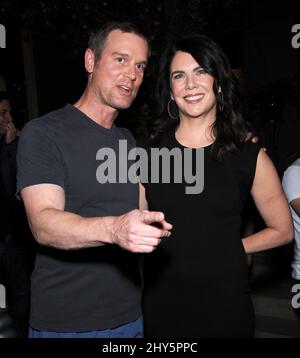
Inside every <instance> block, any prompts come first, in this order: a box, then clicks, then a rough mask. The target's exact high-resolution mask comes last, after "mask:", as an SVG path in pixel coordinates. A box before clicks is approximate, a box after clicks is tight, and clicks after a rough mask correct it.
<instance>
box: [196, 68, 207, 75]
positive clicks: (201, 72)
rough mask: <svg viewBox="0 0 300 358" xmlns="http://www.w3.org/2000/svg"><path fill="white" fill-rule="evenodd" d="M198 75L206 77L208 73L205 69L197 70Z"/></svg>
mask: <svg viewBox="0 0 300 358" xmlns="http://www.w3.org/2000/svg"><path fill="white" fill-rule="evenodd" d="M197 74H198V75H205V74H207V71H206V70H205V69H204V68H199V70H197Z"/></svg>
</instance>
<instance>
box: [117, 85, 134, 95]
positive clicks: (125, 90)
mask: <svg viewBox="0 0 300 358" xmlns="http://www.w3.org/2000/svg"><path fill="white" fill-rule="evenodd" d="M118 88H119V89H120V90H121V92H122V93H123V94H124V95H127V96H131V94H132V91H133V89H132V88H131V87H128V86H125V85H120V86H118Z"/></svg>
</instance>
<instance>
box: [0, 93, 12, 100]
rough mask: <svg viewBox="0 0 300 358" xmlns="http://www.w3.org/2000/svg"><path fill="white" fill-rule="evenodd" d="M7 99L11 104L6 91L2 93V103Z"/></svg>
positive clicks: (0, 94) (0, 96)
mask: <svg viewBox="0 0 300 358" xmlns="http://www.w3.org/2000/svg"><path fill="white" fill-rule="evenodd" d="M5 99H6V100H7V101H9V102H10V98H9V95H8V93H7V92H5V91H0V102H2V101H4V100H5Z"/></svg>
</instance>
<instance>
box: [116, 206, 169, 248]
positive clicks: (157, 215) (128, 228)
mask: <svg viewBox="0 0 300 358" xmlns="http://www.w3.org/2000/svg"><path fill="white" fill-rule="evenodd" d="M152 224H156V227H155V226H153V225H152ZM157 226H160V228H158V227H157ZM171 229H172V225H171V224H169V223H167V222H166V221H165V219H164V214H163V213H162V212H158V211H148V210H133V211H130V212H129V213H127V214H124V215H121V216H119V217H117V219H116V221H115V222H114V225H113V228H112V242H113V243H114V244H117V245H119V246H120V247H122V248H123V249H125V250H128V251H131V252H136V253H149V252H152V251H153V250H155V248H156V246H157V245H158V244H159V243H160V242H161V238H163V237H169V236H170V235H171V232H170V230H171Z"/></svg>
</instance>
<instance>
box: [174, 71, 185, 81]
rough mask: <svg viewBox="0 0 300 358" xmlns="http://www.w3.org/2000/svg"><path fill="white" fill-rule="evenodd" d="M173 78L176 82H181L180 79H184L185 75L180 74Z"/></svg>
mask: <svg viewBox="0 0 300 358" xmlns="http://www.w3.org/2000/svg"><path fill="white" fill-rule="evenodd" d="M173 78H174V80H179V79H180V78H183V74H182V73H178V74H176V75H174V76H173Z"/></svg>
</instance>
